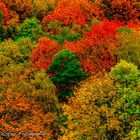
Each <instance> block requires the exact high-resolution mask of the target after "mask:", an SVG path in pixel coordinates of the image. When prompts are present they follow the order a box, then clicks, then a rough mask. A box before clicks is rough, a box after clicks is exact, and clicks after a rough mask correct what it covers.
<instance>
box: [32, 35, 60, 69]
mask: <svg viewBox="0 0 140 140" xmlns="http://www.w3.org/2000/svg"><path fill="white" fill-rule="evenodd" d="M58 50H59V48H58V44H57V43H56V42H55V41H52V40H49V39H47V38H45V37H41V38H40V39H39V42H38V44H37V46H36V48H35V49H34V50H33V52H32V54H31V61H32V62H33V64H34V66H35V67H36V68H38V69H41V68H45V69H48V66H49V65H50V64H51V62H52V59H53V56H54V54H56V53H57V52H58Z"/></svg>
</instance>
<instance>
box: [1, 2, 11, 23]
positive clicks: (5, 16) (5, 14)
mask: <svg viewBox="0 0 140 140" xmlns="http://www.w3.org/2000/svg"><path fill="white" fill-rule="evenodd" d="M1 12H2V14H3V19H2V24H3V25H5V24H6V21H7V20H8V18H9V11H8V9H7V7H6V4H4V3H3V2H2V0H0V13H1Z"/></svg>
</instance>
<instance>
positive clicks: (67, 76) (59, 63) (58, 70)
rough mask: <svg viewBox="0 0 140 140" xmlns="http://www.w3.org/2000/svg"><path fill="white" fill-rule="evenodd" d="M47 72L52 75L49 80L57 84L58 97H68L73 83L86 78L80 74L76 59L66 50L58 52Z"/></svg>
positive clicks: (83, 74) (82, 73)
mask: <svg viewBox="0 0 140 140" xmlns="http://www.w3.org/2000/svg"><path fill="white" fill-rule="evenodd" d="M48 72H51V73H53V77H52V78H51V80H52V81H53V83H54V84H59V88H60V94H59V96H60V97H64V98H65V97H66V96H70V95H71V94H72V88H73V86H74V84H75V83H77V82H79V81H81V80H82V79H84V78H85V77H86V73H84V72H82V70H81V66H80V63H79V62H78V58H77V57H76V56H75V55H74V54H73V53H72V52H70V51H68V50H62V51H59V52H58V53H57V54H56V55H55V56H54V59H53V61H52V63H51V65H50V66H49V68H48Z"/></svg>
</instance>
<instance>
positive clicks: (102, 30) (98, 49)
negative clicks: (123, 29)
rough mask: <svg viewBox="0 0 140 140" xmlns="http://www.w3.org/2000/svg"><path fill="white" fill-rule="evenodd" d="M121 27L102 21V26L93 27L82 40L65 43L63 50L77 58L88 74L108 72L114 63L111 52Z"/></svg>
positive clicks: (115, 44)
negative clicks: (103, 70)
mask: <svg viewBox="0 0 140 140" xmlns="http://www.w3.org/2000/svg"><path fill="white" fill-rule="evenodd" d="M121 25H123V24H120V23H119V22H118V23H117V22H115V21H108V20H106V19H104V20H103V22H102V24H96V25H94V26H93V27H92V29H91V31H90V32H87V33H85V37H84V39H82V40H80V41H77V42H65V44H64V45H63V48H67V49H69V50H71V51H72V52H74V53H75V54H76V55H77V56H79V58H80V62H81V65H82V67H83V70H84V71H85V72H87V73H88V74H92V73H96V72H97V71H99V70H101V69H105V70H109V69H110V68H111V66H112V65H114V64H115V63H116V57H115V56H114V54H113V50H114V49H115V48H116V47H117V46H118V42H117V39H116V34H117V28H118V27H119V26H121Z"/></svg>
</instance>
